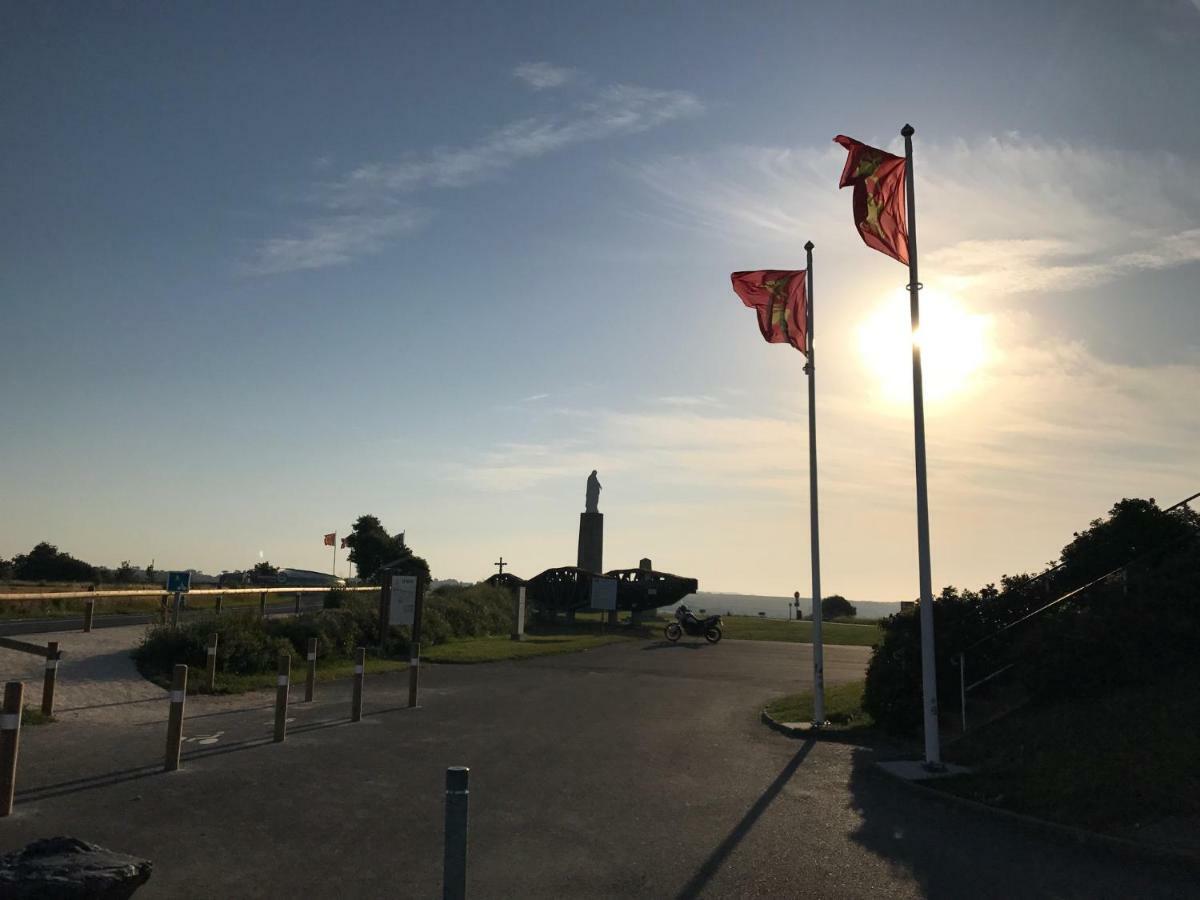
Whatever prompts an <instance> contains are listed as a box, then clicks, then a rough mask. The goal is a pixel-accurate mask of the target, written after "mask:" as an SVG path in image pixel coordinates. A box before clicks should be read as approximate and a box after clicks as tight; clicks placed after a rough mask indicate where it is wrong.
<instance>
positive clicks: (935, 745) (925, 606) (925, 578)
mask: <svg viewBox="0 0 1200 900" xmlns="http://www.w3.org/2000/svg"><path fill="white" fill-rule="evenodd" d="M914 131H915V129H914V128H913V127H912V126H911V125H905V126H904V127H903V128H902V129H900V134H901V135H903V136H904V160H905V166H904V178H905V187H906V190H907V194H908V303H909V309H910V313H911V317H912V366H913V439H914V444H915V450H916V461H917V562H918V566H919V570H920V582H921V613H920V615H921V695H922V701H923V704H922V705H923V707H924V718H925V767H926V768H928V769H940V768H942V751H941V746H940V740H939V736H938V702H937V660H936V657H935V656H934V653H933V577H932V576H931V574H930V571H929V490H928V484H927V481H926V474H925V398H924V389H923V386H922V380H921V342H920V328H921V308H920V301H919V300H918V293H919V292H920V290H921V282H920V281H919V279H918V277H917V202H916V195H915V193H914V191H913V155H912V136H913V133H914Z"/></svg>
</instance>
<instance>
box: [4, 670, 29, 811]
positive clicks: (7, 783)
mask: <svg viewBox="0 0 1200 900" xmlns="http://www.w3.org/2000/svg"><path fill="white" fill-rule="evenodd" d="M24 696H25V685H24V683H22V682H20V681H10V682H8V683H7V684H6V685H4V713H3V714H2V715H0V816H7V815H11V814H12V808H13V794H14V793H15V792H16V789H17V751H18V750H19V749H20V747H21V702H22V699H23V698H24Z"/></svg>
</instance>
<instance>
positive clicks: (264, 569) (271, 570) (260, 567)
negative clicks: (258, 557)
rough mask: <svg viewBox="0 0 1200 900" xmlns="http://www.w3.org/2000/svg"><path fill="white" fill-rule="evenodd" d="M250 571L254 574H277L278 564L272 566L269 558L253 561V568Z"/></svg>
mask: <svg viewBox="0 0 1200 900" xmlns="http://www.w3.org/2000/svg"><path fill="white" fill-rule="evenodd" d="M250 571H252V572H253V573H254V574H255V575H278V574H279V566H273V565H271V561H270V560H269V559H264V560H263V561H262V562H260V563H255V564H254V568H253V569H251V570H250Z"/></svg>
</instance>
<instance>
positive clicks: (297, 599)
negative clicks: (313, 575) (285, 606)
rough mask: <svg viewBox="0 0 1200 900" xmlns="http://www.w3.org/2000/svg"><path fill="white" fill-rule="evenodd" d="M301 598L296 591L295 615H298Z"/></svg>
mask: <svg viewBox="0 0 1200 900" xmlns="http://www.w3.org/2000/svg"><path fill="white" fill-rule="evenodd" d="M302 596H303V594H301V593H300V592H299V591H296V615H300V598H301V597H302Z"/></svg>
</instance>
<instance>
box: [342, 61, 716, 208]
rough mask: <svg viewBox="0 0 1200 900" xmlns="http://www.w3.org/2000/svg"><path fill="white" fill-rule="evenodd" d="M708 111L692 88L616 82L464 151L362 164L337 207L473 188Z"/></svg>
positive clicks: (511, 126)
mask: <svg viewBox="0 0 1200 900" xmlns="http://www.w3.org/2000/svg"><path fill="white" fill-rule="evenodd" d="M702 110H703V105H702V104H701V103H700V101H699V100H698V99H697V98H696V97H695V96H694V95H693V94H690V93H688V92H687V91H663V90H655V89H653V88H645V87H639V86H637V85H631V84H621V85H613V86H611V87H607V88H604V89H603V90H601V91H599V92H598V93H596V94H595V95H594V96H593V97H591V98H590V99H588V100H587V101H585V102H583V103H581V104H579V105H577V106H576V107H575V108H574V109H573V110H572V111H571V112H570V113H569V114H567V115H563V116H560V117H556V118H543V117H531V118H527V119H520V120H518V121H516V122H511V123H509V124H508V125H505V126H504V127H502V128H499V129H497V130H495V131H493V132H491V133H490V134H488V135H486V136H485V137H483V138H482V139H480V140H479V141H477V142H476V143H474V144H470V145H468V146H465V147H440V148H438V149H435V150H434V151H432V152H431V153H429V154H427V155H425V156H420V157H414V158H408V159H403V160H400V161H398V162H393V163H373V164H370V165H364V166H360V167H358V168H357V169H355V170H354V171H352V172H350V173H349V175H347V176H346V177H345V178H344V179H343V180H342V181H341V182H340V183H339V184H337V185H335V186H334V188H333V190H334V194H335V197H336V199H337V200H338V202H348V203H351V204H355V203H360V202H364V201H365V200H367V199H369V198H371V197H377V196H379V194H380V193H383V194H396V193H406V192H410V191H415V190H418V189H421V188H460V187H466V186H468V185H472V184H477V183H478V182H480V181H484V180H486V179H488V178H491V177H494V176H495V175H497V174H498V173H499V172H502V171H504V170H505V169H508V168H511V167H512V166H514V165H515V164H517V163H519V162H522V161H524V160H530V159H536V158H538V157H541V156H545V155H547V154H549V153H554V152H556V151H559V150H564V149H566V148H568V147H571V146H574V145H576V144H583V143H587V142H589V141H599V140H604V139H606V138H612V137H618V136H621V135H629V134H637V133H639V132H643V131H648V130H650V129H651V128H655V127H657V126H659V125H663V124H666V123H667V122H670V121H672V120H674V119H680V118H683V117H685V116H691V115H696V114H697V113H699V112H701V111H702Z"/></svg>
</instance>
